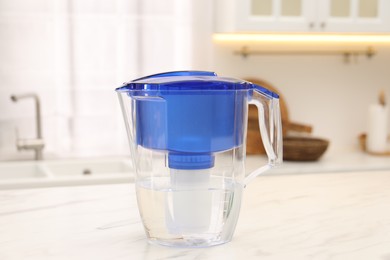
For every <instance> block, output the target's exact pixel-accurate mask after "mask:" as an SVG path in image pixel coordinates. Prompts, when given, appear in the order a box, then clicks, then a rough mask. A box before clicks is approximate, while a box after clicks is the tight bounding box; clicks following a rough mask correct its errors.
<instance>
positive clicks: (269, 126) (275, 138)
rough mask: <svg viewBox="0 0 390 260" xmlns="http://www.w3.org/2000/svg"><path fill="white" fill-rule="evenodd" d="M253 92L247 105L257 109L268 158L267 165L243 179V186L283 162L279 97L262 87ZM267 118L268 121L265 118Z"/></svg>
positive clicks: (257, 87)
mask: <svg viewBox="0 0 390 260" xmlns="http://www.w3.org/2000/svg"><path fill="white" fill-rule="evenodd" d="M254 87H255V88H254V92H253V96H252V99H251V100H250V101H249V104H253V105H255V106H256V107H257V109H258V114H259V128H260V134H261V140H262V141H263V145H264V149H265V151H266V153H267V156H268V164H267V165H264V166H263V167H260V168H258V169H256V170H254V171H253V172H251V173H250V174H249V175H248V176H247V177H246V178H245V179H244V186H246V185H247V184H248V183H249V182H251V181H252V180H253V179H254V178H255V177H257V176H258V175H260V174H262V173H264V172H265V171H267V170H269V169H271V168H273V167H275V166H278V165H280V164H281V163H282V161H283V135H282V120H281V115H280V107H279V96H278V95H277V94H276V93H274V92H271V91H269V90H267V89H265V88H263V87H260V86H257V85H254ZM267 116H268V121H266V117H267Z"/></svg>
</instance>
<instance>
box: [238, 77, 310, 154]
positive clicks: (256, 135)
mask: <svg viewBox="0 0 390 260" xmlns="http://www.w3.org/2000/svg"><path fill="white" fill-rule="evenodd" d="M245 80H247V81H249V82H252V83H254V84H256V85H259V86H262V87H265V88H266V89H268V90H271V91H272V92H275V93H276V94H278V95H279V105H280V114H281V118H282V128H283V136H286V135H288V133H289V132H291V131H295V132H305V133H311V131H312V127H311V126H309V125H305V124H301V123H295V122H291V121H290V119H289V113H288V109H287V105H286V101H285V98H284V97H283V95H282V94H281V93H280V91H279V90H277V89H276V88H275V87H274V86H273V85H271V84H270V83H269V82H267V81H264V80H261V79H257V78H247V79H245ZM266 120H267V118H266ZM246 152H247V154H265V150H264V146H263V142H262V141H261V136H260V130H259V120H258V111H257V107H256V106H254V105H249V111H248V132H247V145H246Z"/></svg>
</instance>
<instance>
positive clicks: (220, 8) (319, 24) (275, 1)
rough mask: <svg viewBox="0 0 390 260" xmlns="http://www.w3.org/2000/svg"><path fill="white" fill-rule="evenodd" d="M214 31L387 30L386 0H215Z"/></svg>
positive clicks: (389, 29)
mask: <svg viewBox="0 0 390 260" xmlns="http://www.w3.org/2000/svg"><path fill="white" fill-rule="evenodd" d="M215 11H216V31H217V32H262V31H263V32H275V31H277V32H390V0H216V6H215Z"/></svg>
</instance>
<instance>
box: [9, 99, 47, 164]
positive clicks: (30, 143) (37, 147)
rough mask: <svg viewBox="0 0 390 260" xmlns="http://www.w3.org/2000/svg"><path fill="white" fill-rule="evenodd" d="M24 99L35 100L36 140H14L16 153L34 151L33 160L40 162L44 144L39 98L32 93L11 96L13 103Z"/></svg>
mask: <svg viewBox="0 0 390 260" xmlns="http://www.w3.org/2000/svg"><path fill="white" fill-rule="evenodd" d="M24 98H33V99H34V100H35V113H36V131H37V138H35V139H19V137H17V139H16V147H17V148H18V151H20V150H34V151H35V160H42V159H43V153H42V150H43V148H44V146H45V143H44V141H43V138H42V130H41V129H42V128H41V104H40V101H39V97H38V96H37V95H36V94H34V93H28V94H22V95H12V96H11V100H12V101H14V102H17V101H19V100H20V99H24Z"/></svg>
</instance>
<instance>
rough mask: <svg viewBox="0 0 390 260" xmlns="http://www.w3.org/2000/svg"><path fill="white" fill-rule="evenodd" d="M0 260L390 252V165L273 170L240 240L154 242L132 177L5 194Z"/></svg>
mask: <svg viewBox="0 0 390 260" xmlns="http://www.w3.org/2000/svg"><path fill="white" fill-rule="evenodd" d="M0 259H7V260H12V259H29V260H34V259H67V260H68V259H72V260H74V259H83V260H85V259H110V260H115V259H343V260H344V259H382V260H386V259H390V171H372V172H348V173H346V172H343V173H326V174H301V175H274V176H262V177H258V178H256V180H255V181H253V182H252V183H250V185H248V187H247V188H246V190H245V193H244V197H243V204H242V209H241V215H240V219H239V221H238V225H237V228H236V232H235V235H234V237H233V241H232V242H230V243H227V244H224V245H221V246H216V247H211V248H201V249H180V248H166V247H162V246H157V245H151V244H148V243H147V241H146V237H145V235H144V231H143V227H142V224H141V222H140V218H139V215H138V211H137V205H136V198H135V191H134V186H133V184H112V185H100V186H79V187H55V188H41V189H22V190H5V191H0Z"/></svg>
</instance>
